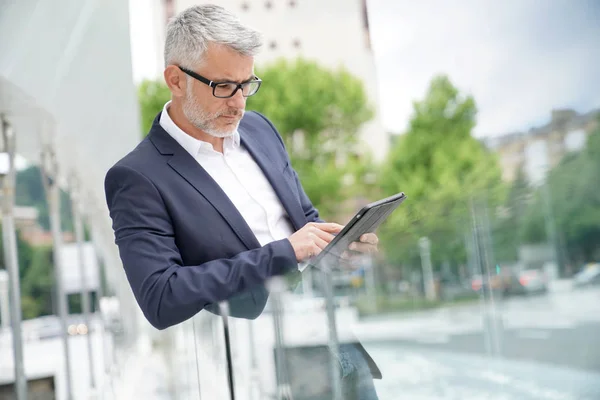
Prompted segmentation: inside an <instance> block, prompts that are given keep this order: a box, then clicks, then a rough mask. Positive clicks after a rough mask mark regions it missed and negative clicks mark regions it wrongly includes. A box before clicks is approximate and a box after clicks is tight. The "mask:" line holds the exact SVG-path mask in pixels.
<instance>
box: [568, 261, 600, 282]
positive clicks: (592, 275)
mask: <svg viewBox="0 0 600 400" xmlns="http://www.w3.org/2000/svg"><path fill="white" fill-rule="evenodd" d="M573 285H574V286H575V287H584V286H592V285H600V264H588V265H587V266H586V267H585V268H584V269H583V270H582V271H580V272H578V273H576V274H575V275H574V276H573Z"/></svg>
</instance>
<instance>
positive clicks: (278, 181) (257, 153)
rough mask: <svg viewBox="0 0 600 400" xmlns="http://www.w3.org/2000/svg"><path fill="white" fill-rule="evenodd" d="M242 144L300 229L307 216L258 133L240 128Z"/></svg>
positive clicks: (296, 228)
mask: <svg viewBox="0 0 600 400" xmlns="http://www.w3.org/2000/svg"><path fill="white" fill-rule="evenodd" d="M238 130H239V132H240V139H241V143H242V145H243V146H244V147H245V148H246V149H247V150H248V152H249V153H250V155H251V156H252V158H254V161H256V163H257V164H258V166H259V167H260V169H261V170H262V171H263V173H264V174H265V176H266V177H267V179H268V180H269V182H270V183H271V186H272V187H273V189H274V190H275V193H276V194H277V197H279V200H280V201H281V204H282V205H283V208H285V211H286V212H287V214H288V216H289V217H290V220H291V221H292V225H293V226H294V229H295V230H298V229H300V228H302V227H303V226H304V224H305V223H306V217H305V216H304V211H303V210H302V205H301V204H300V202H299V201H298V199H297V198H296V196H294V194H293V192H292V191H291V187H290V182H289V181H287V180H286V179H285V177H284V175H283V174H282V171H280V170H279V169H278V168H277V167H276V164H275V163H274V162H273V160H272V159H271V157H270V156H269V154H268V153H267V152H266V151H265V150H264V148H263V146H262V145H261V144H260V142H258V141H257V140H256V139H255V136H256V135H252V134H249V133H247V132H246V128H242V127H241V126H240V127H239V128H238Z"/></svg>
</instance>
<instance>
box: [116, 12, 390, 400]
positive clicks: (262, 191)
mask: <svg viewBox="0 0 600 400" xmlns="http://www.w3.org/2000/svg"><path fill="white" fill-rule="evenodd" d="M260 46H261V38H260V36H259V34H258V33H257V32H255V31H254V30H252V29H250V28H248V27H245V26H243V25H242V24H241V23H240V22H239V21H238V20H237V19H236V18H235V17H234V16H233V15H231V14H230V13H228V12H227V11H226V10H224V9H223V8H221V7H217V6H211V5H204V6H195V7H192V8H190V9H188V10H185V11H184V12H183V13H181V14H180V15H178V16H177V17H176V18H175V19H174V20H173V21H171V22H170V24H169V26H168V28H167V34H166V42H165V64H166V67H165V70H164V79H165V81H166V83H167V85H168V87H169V89H170V90H171V93H172V99H171V101H170V102H168V103H167V104H166V105H165V106H164V109H163V110H162V112H161V113H160V114H159V115H158V116H157V117H156V119H155V121H154V124H153V126H152V128H151V130H150V132H149V134H148V136H147V138H146V139H144V140H143V141H142V142H141V143H140V144H139V145H138V146H137V147H136V148H135V149H134V150H133V151H132V152H131V153H129V154H128V155H127V156H125V157H124V158H123V159H122V160H120V161H119V162H118V163H117V164H115V165H114V166H113V167H112V168H111V169H110V170H109V171H108V173H107V175H106V179H105V191H106V200H107V204H108V207H109V210H110V216H111V218H112V221H113V229H114V232H115V241H116V243H117V245H118V247H119V252H120V256H121V259H122V262H123V265H124V268H125V272H126V275H127V278H128V281H129V283H130V286H131V288H132V290H133V293H134V295H135V298H136V300H137V302H138V304H139V305H140V307H141V309H142V311H143V313H144V315H145V316H146V318H147V319H148V321H149V322H150V323H151V324H152V325H153V326H155V327H156V328H158V329H164V328H167V327H169V326H172V325H175V324H178V323H180V322H182V321H185V320H187V319H189V318H191V317H192V316H194V315H195V314H196V313H198V312H199V311H201V310H203V309H207V310H209V311H212V312H214V313H218V307H217V305H218V304H219V302H222V301H225V300H227V301H228V303H229V309H230V315H232V316H235V317H241V318H256V317H257V316H258V315H260V313H261V312H262V310H263V308H264V306H265V304H266V301H267V297H268V293H267V292H266V290H265V289H264V283H265V282H266V280H267V279H268V278H270V277H272V276H276V275H282V274H285V273H287V272H291V271H293V270H298V268H299V264H300V263H302V262H304V261H306V260H308V259H310V258H311V257H313V256H315V255H317V254H318V253H319V252H320V251H321V250H322V249H323V248H324V247H325V246H327V244H328V243H329V242H330V241H331V240H332V238H333V235H335V234H336V233H338V232H339V231H340V230H341V228H342V226H340V225H338V224H334V223H325V222H323V221H321V220H320V219H319V215H318V212H317V210H316V209H315V208H314V207H313V205H312V204H311V202H310V200H309V199H308V197H307V196H306V194H305V192H304V190H303V189H302V185H301V184H300V182H299V180H298V176H297V174H296V172H295V171H294V169H293V168H292V166H291V165H290V159H289V157H288V154H287V152H286V150H285V147H284V144H283V141H282V139H281V137H280V136H279V134H278V133H277V131H276V129H275V127H274V126H273V125H272V124H271V123H270V122H269V121H268V120H267V119H266V118H265V117H264V116H262V115H260V114H258V113H254V112H250V113H247V114H244V109H245V104H246V98H247V97H249V96H252V95H254V94H256V92H257V91H258V89H259V87H260V85H261V81H260V79H258V78H257V77H256V76H255V75H254V55H255V54H256V52H257V51H258V49H259V48H260ZM290 84H309V83H301V82H290ZM361 241H362V243H354V244H353V246H354V247H355V250H357V251H361V252H370V251H374V250H375V249H376V245H377V237H376V236H375V235H373V234H368V235H365V236H364V237H363V238H361ZM351 247H352V246H351ZM344 349H345V350H344V352H342V354H341V356H340V363H341V364H342V367H343V369H344V371H345V373H344V375H345V377H344V379H345V380H346V381H347V382H357V380H358V383H357V385H356V387H354V383H352V385H350V384H347V385H346V389H345V390H347V391H348V392H349V394H348V397H347V398H357V399H361V400H363V399H369V400H370V399H376V398H377V395H376V394H375V391H374V389H373V382H372V377H371V376H370V375H371V374H370V373H369V374H368V375H369V376H368V379H365V371H366V370H368V371H370V370H373V371H375V375H378V374H379V371H378V370H377V367H376V366H374V363H373V362H372V360H371V359H370V357H368V355H366V353H365V352H364V350H362V347H359V348H358V349H357V348H355V347H350V348H346V347H344ZM366 360H368V362H369V363H370V364H371V367H370V369H369V367H368V366H367V361H366ZM365 366H366V368H365ZM351 386H352V387H351ZM361 391H362V393H361ZM350 392H351V393H350ZM351 396H353V397H351Z"/></svg>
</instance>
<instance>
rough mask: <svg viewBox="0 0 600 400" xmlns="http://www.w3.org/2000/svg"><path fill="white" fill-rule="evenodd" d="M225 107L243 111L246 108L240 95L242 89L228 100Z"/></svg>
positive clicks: (244, 99)
mask: <svg viewBox="0 0 600 400" xmlns="http://www.w3.org/2000/svg"><path fill="white" fill-rule="evenodd" d="M227 105H228V106H229V107H232V108H238V109H243V108H245V107H246V98H245V97H244V96H243V94H242V89H238V91H237V92H235V94H234V95H233V96H231V97H230V98H229V101H228V102H227Z"/></svg>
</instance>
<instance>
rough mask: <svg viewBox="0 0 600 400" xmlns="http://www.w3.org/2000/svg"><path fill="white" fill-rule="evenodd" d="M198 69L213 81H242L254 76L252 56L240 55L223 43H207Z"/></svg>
mask: <svg viewBox="0 0 600 400" xmlns="http://www.w3.org/2000/svg"><path fill="white" fill-rule="evenodd" d="M198 70H199V71H202V72H204V73H205V74H207V75H210V76H207V78H209V79H211V80H214V81H218V80H226V81H234V82H237V81H239V82H243V81H246V80H248V79H250V78H252V77H253V76H254V57H251V56H244V55H241V54H239V53H238V52H236V51H235V50H233V49H231V48H229V47H227V46H224V45H216V44H209V46H208V48H207V50H206V52H205V54H204V57H203V60H202V62H201V64H200V68H198Z"/></svg>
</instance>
